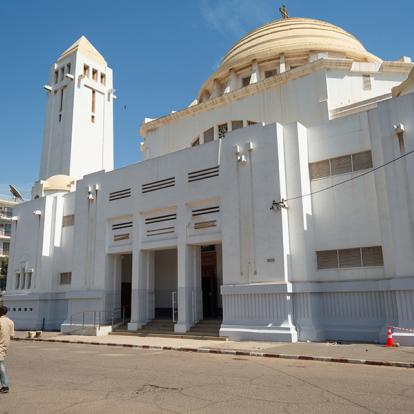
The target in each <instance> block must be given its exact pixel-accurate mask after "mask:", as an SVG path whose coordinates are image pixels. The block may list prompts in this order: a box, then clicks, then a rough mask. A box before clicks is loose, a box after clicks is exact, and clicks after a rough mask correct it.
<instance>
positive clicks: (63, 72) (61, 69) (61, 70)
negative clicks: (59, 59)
mask: <svg viewBox="0 0 414 414" xmlns="http://www.w3.org/2000/svg"><path fill="white" fill-rule="evenodd" d="M64 77H65V67H64V66H63V67H61V68H60V80H61V81H63V79H64Z"/></svg>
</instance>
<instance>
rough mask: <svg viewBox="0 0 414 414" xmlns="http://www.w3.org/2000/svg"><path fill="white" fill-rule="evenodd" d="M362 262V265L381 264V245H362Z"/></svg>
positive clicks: (382, 260) (382, 263) (382, 261)
mask: <svg viewBox="0 0 414 414" xmlns="http://www.w3.org/2000/svg"><path fill="white" fill-rule="evenodd" d="M362 263H363V265H364V266H383V265H384V259H383V257H382V247H381V246H374V247H363V248H362Z"/></svg>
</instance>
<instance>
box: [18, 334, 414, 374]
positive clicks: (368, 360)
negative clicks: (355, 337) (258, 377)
mask: <svg viewBox="0 0 414 414" xmlns="http://www.w3.org/2000/svg"><path fill="white" fill-rule="evenodd" d="M15 338H16V340H24V339H26V338H27V332H23V331H20V332H16V337H15ZM32 340H35V341H50V342H65V343H82V344H93V345H109V346H126V347H136V348H144V349H146V348H155V349H164V350H175V351H187V352H210V353H217V354H236V355H245V356H259V357H273V358H286V359H303V360H316V361H325V362H340V363H353V364H366V365H384V366H398V367H405V368H414V347H398V348H385V347H384V346H383V345H375V344H336V343H329V342H323V343H317V342H312V343H305V342H297V343H276V342H236V341H212V340H196V339H182V338H158V337H143V336H123V335H109V336H98V337H96V336H79V335H62V334H60V333H56V332H44V333H42V336H41V338H40V339H32Z"/></svg>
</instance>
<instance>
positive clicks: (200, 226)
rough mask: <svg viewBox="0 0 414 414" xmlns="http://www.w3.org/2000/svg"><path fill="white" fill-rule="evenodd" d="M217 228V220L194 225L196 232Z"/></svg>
mask: <svg viewBox="0 0 414 414" xmlns="http://www.w3.org/2000/svg"><path fill="white" fill-rule="evenodd" d="M216 226H217V220H207V221H199V222H198V223H194V229H195V230H201V229H208V228H210V227H216Z"/></svg>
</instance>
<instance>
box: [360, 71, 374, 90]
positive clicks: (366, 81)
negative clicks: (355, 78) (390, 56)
mask: <svg viewBox="0 0 414 414" xmlns="http://www.w3.org/2000/svg"><path fill="white" fill-rule="evenodd" d="M362 89H363V90H364V91H370V90H371V89H372V83H371V75H362Z"/></svg>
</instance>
